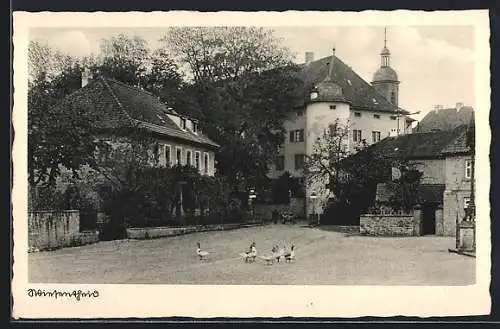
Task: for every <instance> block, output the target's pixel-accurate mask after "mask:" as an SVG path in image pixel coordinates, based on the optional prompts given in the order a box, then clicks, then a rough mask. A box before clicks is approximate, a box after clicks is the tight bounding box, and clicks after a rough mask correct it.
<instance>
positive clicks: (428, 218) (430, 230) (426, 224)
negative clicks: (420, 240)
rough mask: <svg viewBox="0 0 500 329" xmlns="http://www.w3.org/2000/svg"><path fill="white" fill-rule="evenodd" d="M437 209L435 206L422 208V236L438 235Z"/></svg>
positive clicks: (428, 205)
mask: <svg viewBox="0 0 500 329" xmlns="http://www.w3.org/2000/svg"><path fill="white" fill-rule="evenodd" d="M436 208H437V206H436V205H434V204H426V205H423V206H422V235H432V234H436Z"/></svg>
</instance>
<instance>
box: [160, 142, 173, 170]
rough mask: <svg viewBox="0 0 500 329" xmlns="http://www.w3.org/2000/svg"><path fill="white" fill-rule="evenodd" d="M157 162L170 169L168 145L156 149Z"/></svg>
mask: <svg viewBox="0 0 500 329" xmlns="http://www.w3.org/2000/svg"><path fill="white" fill-rule="evenodd" d="M158 162H159V163H160V165H162V166H165V167H170V145H160V146H159V148H158Z"/></svg>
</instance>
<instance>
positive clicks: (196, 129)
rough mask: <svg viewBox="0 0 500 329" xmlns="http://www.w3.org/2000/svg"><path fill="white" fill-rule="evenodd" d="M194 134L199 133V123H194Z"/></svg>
mask: <svg viewBox="0 0 500 329" xmlns="http://www.w3.org/2000/svg"><path fill="white" fill-rule="evenodd" d="M193 132H194V133H197V132H198V123H196V122H194V121H193Z"/></svg>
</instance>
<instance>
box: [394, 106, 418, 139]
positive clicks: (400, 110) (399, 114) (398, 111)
mask: <svg viewBox="0 0 500 329" xmlns="http://www.w3.org/2000/svg"><path fill="white" fill-rule="evenodd" d="M404 112H406V111H405V110H403V109H402V108H398V110H397V114H396V117H397V121H398V129H397V130H396V134H397V136H399V117H400V116H402V115H403V114H405V115H407V116H409V115H415V114H420V111H416V112H411V113H404Z"/></svg>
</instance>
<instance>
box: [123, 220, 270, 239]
mask: <svg viewBox="0 0 500 329" xmlns="http://www.w3.org/2000/svg"><path fill="white" fill-rule="evenodd" d="M259 225H262V223H260V222H255V223H246V224H240V223H235V224H232V223H231V224H214V225H198V226H187V227H144V228H127V238H129V239H156V238H162V237H169V236H177V235H184V234H190V233H196V232H207V231H224V230H234V229H237V228H244V227H252V226H259Z"/></svg>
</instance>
